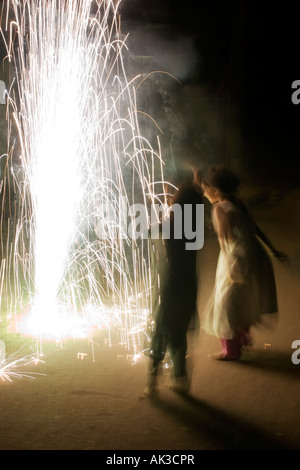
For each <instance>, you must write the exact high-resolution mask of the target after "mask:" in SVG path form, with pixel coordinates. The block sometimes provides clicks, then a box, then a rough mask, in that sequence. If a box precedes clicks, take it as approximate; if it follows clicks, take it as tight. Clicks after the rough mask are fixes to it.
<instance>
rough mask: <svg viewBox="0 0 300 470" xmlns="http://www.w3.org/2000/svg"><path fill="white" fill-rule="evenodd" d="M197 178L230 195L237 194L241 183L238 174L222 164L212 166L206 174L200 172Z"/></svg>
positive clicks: (202, 182) (206, 184)
mask: <svg viewBox="0 0 300 470" xmlns="http://www.w3.org/2000/svg"><path fill="white" fill-rule="evenodd" d="M197 179H198V182H199V183H200V184H203V185H205V186H213V187H214V188H217V189H219V190H220V191H221V192H222V193H223V194H224V195H226V196H229V197H230V196H233V195H235V193H236V191H237V189H238V187H239V184H240V180H239V178H238V177H237V175H235V173H233V172H232V171H231V170H229V169H228V168H226V167H224V166H222V165H219V166H212V167H210V168H209V169H208V170H207V171H206V173H205V174H204V175H201V174H198V178H197Z"/></svg>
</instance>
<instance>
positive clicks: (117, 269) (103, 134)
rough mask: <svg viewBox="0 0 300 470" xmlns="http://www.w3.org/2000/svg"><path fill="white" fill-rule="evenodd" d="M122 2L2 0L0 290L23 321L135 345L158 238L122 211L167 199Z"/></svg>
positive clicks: (53, 332)
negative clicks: (4, 139)
mask: <svg viewBox="0 0 300 470" xmlns="http://www.w3.org/2000/svg"><path fill="white" fill-rule="evenodd" d="M119 3H120V2H118V1H110V0H101V1H100V0H97V1H96V2H92V1H91V0H40V1H38V2H37V1H36V0H24V1H22V2H19V1H18V0H11V1H10V2H9V1H7V4H6V7H7V10H6V15H3V18H2V23H3V24H2V37H3V39H4V41H5V43H6V48H7V58H6V62H7V63H8V62H9V63H10V67H11V69H12V70H13V71H14V73H13V76H12V79H11V83H10V84H9V89H8V92H7V115H8V123H9V126H8V127H9V132H8V140H9V150H8V159H7V165H6V180H5V181H6V186H5V188H6V189H3V193H4V196H5V197H4V198H6V200H9V208H8V209H7V210H6V217H2V228H1V230H2V233H6V235H7V241H6V243H4V242H2V245H3V246H2V251H3V253H4V255H5V256H4V257H3V259H4V261H3V264H2V266H1V290H2V299H3V298H7V299H8V305H7V306H8V311H9V315H8V319H9V320H10V321H11V322H12V323H13V324H15V323H16V324H17V325H18V331H21V332H25V333H28V334H31V335H36V336H42V337H44V336H46V337H55V338H64V337H66V336H79V337H81V336H85V335H87V334H89V332H90V330H91V329H93V328H97V329H104V330H108V331H110V330H111V329H113V330H116V331H118V332H119V334H120V336H121V342H122V343H124V344H125V345H127V346H130V347H133V348H134V350H138V349H139V347H140V344H141V341H143V339H144V335H145V326H146V323H147V320H148V314H149V311H150V309H151V301H152V300H151V292H152V280H151V266H150V258H151V253H150V250H151V245H150V243H149V241H148V240H147V239H144V240H143V239H135V238H134V237H132V236H129V234H128V231H127V225H128V222H129V221H128V220H124V213H125V214H128V212H126V209H127V208H128V207H129V206H132V205H134V204H135V203H141V204H143V205H144V206H145V207H148V208H149V207H150V206H151V204H154V202H157V199H159V200H160V201H161V202H162V203H165V198H166V190H165V188H166V186H167V185H166V183H165V181H164V174H163V173H164V172H163V161H162V157H161V154H160V145H159V140H158V141H157V150H155V149H154V148H153V143H151V142H149V141H148V140H147V139H146V138H145V137H144V136H143V135H142V131H141V129H140V123H139V113H140V110H138V107H137V95H136V89H137V87H139V85H140V83H142V82H143V81H144V78H143V77H142V76H141V75H138V74H137V75H135V76H134V77H131V78H130V79H129V78H128V77H127V73H126V64H125V59H124V55H125V56H126V52H127V44H126V37H123V36H122V34H121V27H120V19H119V15H118V8H119ZM92 6H93V9H91V7H92ZM11 17H13V19H11ZM140 91H142V87H140ZM141 113H142V114H143V116H144V117H145V116H146V115H147V113H146V112H142V111H141ZM149 122H150V123H151V124H149V125H151V126H153V127H155V126H154V123H153V121H152V119H151V118H150V119H149ZM157 130H158V129H157V128H156V129H155V132H156V131H157ZM129 216H130V213H129ZM133 217H134V215H132V214H131V220H130V221H131V223H133V224H134V221H133ZM24 309H27V311H28V312H29V313H28V314H26V315H24V316H23V319H22V321H19V314H20V313H22V312H23V311H24Z"/></svg>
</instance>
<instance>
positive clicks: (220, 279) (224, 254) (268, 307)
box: [203, 201, 278, 339]
mask: <svg viewBox="0 0 300 470" xmlns="http://www.w3.org/2000/svg"><path fill="white" fill-rule="evenodd" d="M216 211H218V214H220V213H221V214H222V217H221V219H220V217H218V218H217V217H216ZM220 220H221V226H220ZM212 222H213V225H214V228H215V230H216V233H217V234H218V236H219V242H220V248H221V249H220V254H219V259H218V265H217V270H216V278H215V286H214V291H213V294H212V296H211V298H210V301H209V302H208V305H207V308H206V311H205V314H204V319H203V327H204V329H205V330H206V332H207V333H209V334H213V335H215V336H216V337H218V338H223V339H231V338H233V337H234V335H235V332H236V331H237V330H238V329H240V328H242V329H243V328H248V327H249V326H251V325H255V324H257V323H261V322H262V319H263V316H264V314H274V313H276V312H277V310H278V307H277V294H276V285H275V277H274V271H273V266H272V263H271V260H270V258H269V256H268V254H267V252H266V250H265V248H264V247H263V245H262V244H261V242H260V241H259V240H258V238H257V237H256V235H255V224H254V222H253V221H252V219H251V218H250V217H249V216H248V215H247V214H246V213H245V212H244V211H243V209H241V208H240V207H239V206H238V205H237V204H235V203H232V202H230V201H222V202H219V203H216V204H215V205H214V206H213V208H212Z"/></svg>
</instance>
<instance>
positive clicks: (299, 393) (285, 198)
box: [0, 190, 300, 451]
mask: <svg viewBox="0 0 300 470" xmlns="http://www.w3.org/2000/svg"><path fill="white" fill-rule="evenodd" d="M281 196H282V197H281ZM281 196H280V197H278V194H276V198H275V199H274V200H273V199H272V198H271V199H270V197H269V196H268V197H267V198H266V199H265V200H264V201H260V204H259V205H258V206H254V212H255V214H256V216H257V220H258V221H259V222H260V225H261V227H262V228H263V229H265V231H266V232H267V233H268V235H269V236H270V237H271V238H272V240H273V241H274V243H275V244H276V245H277V246H278V248H280V249H282V250H284V251H286V252H287V253H288V255H289V256H290V260H291V263H290V266H286V265H283V264H280V263H279V262H276V261H275V262H274V267H275V273H276V279H277V285H278V297H279V306H280V317H279V323H278V325H277V327H276V328H275V329H273V330H265V329H261V330H255V331H253V338H254V345H253V348H252V350H251V351H249V352H247V353H246V355H245V357H244V359H243V360H242V361H240V362H228V363H223V362H218V361H213V360H211V359H210V358H209V354H210V353H213V352H216V351H218V349H219V345H218V342H217V340H215V339H214V338H212V337H208V336H206V335H205V334H204V333H203V332H202V331H200V334H199V337H197V341H196V342H195V344H194V347H193V348H191V350H190V357H189V359H188V363H189V370H190V376H191V391H190V394H189V395H187V396H186V397H183V396H180V395H177V394H175V393H173V392H171V391H170V390H169V389H168V388H167V387H166V386H165V385H166V382H167V380H168V375H169V372H168V370H167V369H164V371H163V374H162V376H161V377H160V388H159V391H158V395H157V398H156V399H154V400H149V399H148V398H146V397H145V396H144V394H143V389H144V386H145V376H146V370H147V364H148V362H147V357H145V356H142V357H140V358H139V359H138V360H137V362H136V363H135V362H134V358H133V357H132V356H130V352H128V351H126V350H123V349H121V348H120V347H119V346H118V345H113V346H112V347H108V346H107V345H106V344H104V343H105V342H104V337H103V335H102V334H99V337H97V336H95V338H94V340H95V342H94V344H93V347H92V344H91V343H89V342H88V341H87V340H70V341H66V342H65V343H63V344H62V345H58V346H56V345H52V344H47V345H46V347H45V351H46V352H47V353H46V354H45V356H44V357H43V358H42V359H43V361H44V362H40V363H39V364H37V365H36V366H35V365H28V366H27V367H24V368H23V372H24V371H28V372H35V373H37V372H38V373H40V374H44V375H36V376H34V377H35V378H34V379H32V378H26V377H23V378H20V379H18V378H13V381H12V382H10V381H8V380H0V394H1V399H0V416H1V420H0V449H1V450H39V449H42V450H88V449H97V450H116V451H117V450H119V451H121V450H147V449H149V450H178V451H184V450H222V449H233V450H238V449H250V450H255V449H260V450H265V449H266V450H280V449H284V450H286V449H300V426H299V425H300V411H299V410H300V406H299V405H300V380H299V378H300V377H299V375H300V364H299V365H294V364H293V363H292V361H291V355H292V353H293V351H294V350H292V349H291V345H292V342H293V341H294V340H297V339H299V340H300V310H299V305H300V282H299V281H300V263H299V260H300V242H299V240H300V223H299V220H297V219H298V214H299V213H300V212H299V211H300V191H299V190H293V191H287V192H286V191H284V192H283V193H282V195H281ZM217 256H218V246H217V241H216V239H215V238H214V236H210V237H208V238H207V239H206V240H205V244H204V249H203V250H202V252H201V255H200V258H201V272H202V274H201V283H202V289H201V295H200V299H199V307H200V308H199V314H200V319H201V306H202V305H204V303H205V302H206V300H207V298H208V295H209V293H210V291H211V288H212V286H213V282H214V273H215V266H216V260H217ZM1 339H2V340H3V341H4V342H5V343H6V348H7V351H8V352H9V353H10V352H13V351H17V350H18V348H19V347H20V345H21V344H23V343H24V342H26V341H25V340H24V339H22V338H19V337H16V336H15V335H11V334H4V333H3V335H2V338H1ZM299 357H300V354H299ZM29 375H31V376H32V374H29Z"/></svg>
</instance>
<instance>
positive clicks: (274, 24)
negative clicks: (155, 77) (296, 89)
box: [121, 0, 300, 184]
mask: <svg viewBox="0 0 300 470" xmlns="http://www.w3.org/2000/svg"><path fill="white" fill-rule="evenodd" d="M299 9H300V7H299V6H297V2H277V3H276V4H274V3H273V4H269V3H267V2H258V1H253V0H251V1H250V0H240V1H239V0H229V1H208V0H200V1H196V0H191V1H189V2H182V1H181V2H180V1H178V0H151V2H150V1H147V0H131V1H130V2H124V3H123V5H122V8H121V12H122V16H123V21H124V24H125V25H126V21H129V22H130V21H131V22H132V23H131V27H132V25H139V26H140V27H141V28H144V31H146V30H147V31H148V30H152V31H156V32H157V31H158V32H159V35H160V37H162V36H163V37H164V39H169V40H170V41H171V42H172V41H173V43H174V44H176V45H177V47H179V44H180V41H181V44H182V49H181V51H180V52H181V54H182V56H185V55H186V56H188V55H189V54H191V48H193V54H194V55H193V59H194V60H195V57H196V59H197V60H195V62H196V64H195V66H193V67H192V70H190V73H189V75H188V76H185V77H184V78H183V80H182V79H181V78H180V79H181V80H182V82H183V85H187V86H193V87H194V88H195V87H197V86H202V87H205V89H206V90H209V93H210V96H218V99H219V100H220V102H221V103H223V116H224V120H225V121H226V122H227V124H225V126H227V127H228V125H229V127H230V126H231V125H234V126H235V127H236V128H237V129H238V134H239V144H238V145H234V147H232V145H228V141H230V139H232V137H230V134H232V132H233V133H234V135H236V129H235V130H232V129H231V130H228V128H227V131H226V134H227V138H226V139H225V140H227V143H226V142H225V145H224V146H223V147H222V150H221V153H223V161H225V163H228V164H230V165H231V164H233V160H232V159H234V158H235V160H236V161H239V163H238V164H236V163H235V164H233V166H238V167H241V170H242V169H243V170H245V171H252V172H253V171H254V173H256V172H257V174H259V175H261V176H262V178H264V177H265V178H267V177H268V176H271V175H272V176H276V177H280V178H281V177H282V178H285V179H286V180H289V181H290V182H291V183H292V184H294V183H295V184H297V182H298V178H297V174H295V169H296V168H297V164H298V158H299V150H300V148H299V143H298V131H299V125H300V105H299V106H296V105H294V104H293V103H292V101H291V95H292V90H291V84H292V82H293V81H294V80H296V79H297V78H299V76H298V69H299V65H298V59H297V57H298V54H297V42H298V38H297V31H298V18H299V17H298V12H299ZM124 18H125V20H124ZM186 38H188V39H189V40H188V41H185V39H186ZM130 46H131V45H130ZM134 47H140V48H143V47H144V44H141V43H140V42H139V44H138V45H137V44H136V45H134V44H133V48H134ZM163 47H164V46H163V44H162V49H163ZM160 52H161V51H160ZM158 53H159V52H158ZM222 93H223V98H222ZM220 96H221V98H220ZM194 106H195V107H196V104H195V103H194ZM195 112H197V111H196V110H195ZM198 112H199V115H201V112H202V110H201V109H198ZM233 121H235V124H233ZM230 122H231V124H229V123H230ZM198 131H199V133H201V122H198ZM196 132H197V131H196ZM212 140H213V139H212ZM212 145H214V143H212ZM218 151H219V150H217V152H218ZM235 153H236V155H234V154H235ZM226 155H227V156H226Z"/></svg>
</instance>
